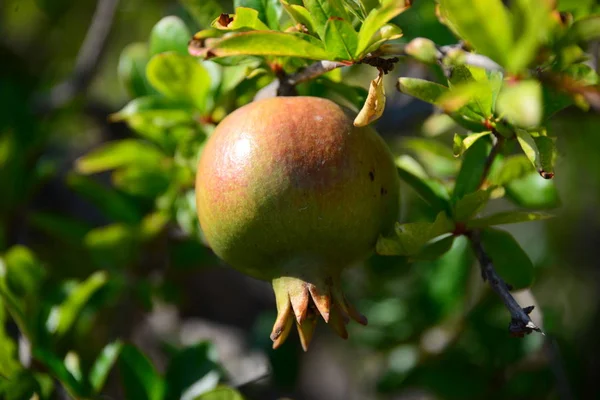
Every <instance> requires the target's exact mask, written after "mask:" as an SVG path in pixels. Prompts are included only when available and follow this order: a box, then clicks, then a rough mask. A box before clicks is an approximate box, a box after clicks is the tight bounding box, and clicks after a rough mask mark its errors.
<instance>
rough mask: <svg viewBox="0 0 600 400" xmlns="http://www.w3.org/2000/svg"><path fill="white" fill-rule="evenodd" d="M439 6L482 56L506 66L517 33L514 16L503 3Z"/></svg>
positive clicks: (459, 0) (450, 0) (455, 1)
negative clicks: (514, 33) (505, 62)
mask: <svg viewBox="0 0 600 400" xmlns="http://www.w3.org/2000/svg"><path fill="white" fill-rule="evenodd" d="M439 3H440V11H441V13H442V15H443V16H444V17H445V19H446V20H447V21H448V23H449V24H450V26H451V27H452V28H453V30H455V31H456V32H458V33H459V34H460V36H461V37H462V38H463V39H465V40H466V41H468V42H469V43H470V44H471V45H472V46H473V47H474V48H475V49H476V50H477V51H478V52H479V53H481V54H484V55H486V56H489V57H490V58H492V59H493V60H495V61H497V62H498V63H500V64H503V63H504V61H505V60H506V58H507V57H508V54H509V52H510V51H511V49H510V45H511V44H512V41H513V32H512V21H511V16H510V14H509V12H508V10H507V9H506V7H504V5H503V4H502V1H501V0H467V1H464V0H440V2H439ZM492 15H493V18H491V16H492Z"/></svg>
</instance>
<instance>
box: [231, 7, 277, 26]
mask: <svg viewBox="0 0 600 400" xmlns="http://www.w3.org/2000/svg"><path fill="white" fill-rule="evenodd" d="M233 6H234V8H235V9H236V13H237V8H238V7H248V8H252V9H255V10H256V11H258V18H259V19H260V20H261V21H262V22H264V23H265V24H267V26H268V28H270V29H272V30H279V18H281V13H282V11H283V10H282V6H281V2H280V1H279V0H234V1H233Z"/></svg>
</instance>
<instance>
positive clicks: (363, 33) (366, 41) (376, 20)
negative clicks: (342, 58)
mask: <svg viewBox="0 0 600 400" xmlns="http://www.w3.org/2000/svg"><path fill="white" fill-rule="evenodd" d="M381 3H382V4H381V6H380V7H376V8H373V9H372V10H371V11H370V12H369V14H368V15H367V18H365V20H364V21H363V23H362V25H361V27H360V31H359V32H358V44H357V47H356V52H355V55H356V57H357V58H360V56H362V55H363V53H364V51H365V50H366V49H368V48H369V46H370V45H371V43H372V41H373V36H374V35H375V34H376V33H377V31H379V29H380V28H382V27H383V26H384V25H385V24H387V23H388V22H389V21H390V20H392V18H394V17H395V16H397V15H399V14H400V13H401V12H403V11H404V10H406V9H407V7H408V5H407V4H406V3H407V2H405V1H393V0H384V1H382V2H381Z"/></svg>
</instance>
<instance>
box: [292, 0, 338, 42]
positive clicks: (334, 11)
mask: <svg viewBox="0 0 600 400" xmlns="http://www.w3.org/2000/svg"><path fill="white" fill-rule="evenodd" d="M303 2H304V7H306V9H307V10H308V12H309V13H310V15H311V16H312V18H313V20H314V22H315V23H314V25H315V29H316V31H317V34H318V35H319V37H320V38H321V39H322V40H325V26H326V25H327V21H328V20H329V18H332V17H337V18H342V19H344V20H346V21H349V20H350V16H349V15H348V13H347V12H346V10H345V8H344V6H343V5H342V3H341V2H340V0H304V1H303Z"/></svg>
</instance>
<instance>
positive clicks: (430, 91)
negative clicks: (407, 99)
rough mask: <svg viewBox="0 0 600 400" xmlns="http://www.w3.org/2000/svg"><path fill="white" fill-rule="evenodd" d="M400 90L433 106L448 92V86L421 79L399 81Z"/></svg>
mask: <svg viewBox="0 0 600 400" xmlns="http://www.w3.org/2000/svg"><path fill="white" fill-rule="evenodd" d="M398 90H399V91H401V92H402V93H405V94H408V95H409V96H413V97H416V98H417V99H419V100H423V101H426V102H427V103H431V104H436V103H437V101H438V99H439V98H440V97H441V96H442V95H443V94H445V93H447V92H448V88H447V87H446V86H442V85H440V84H437V83H434V82H431V81H428V80H425V79H419V78H400V79H398Z"/></svg>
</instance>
